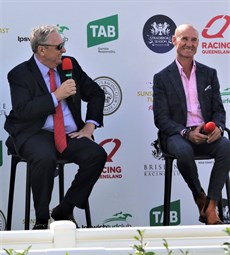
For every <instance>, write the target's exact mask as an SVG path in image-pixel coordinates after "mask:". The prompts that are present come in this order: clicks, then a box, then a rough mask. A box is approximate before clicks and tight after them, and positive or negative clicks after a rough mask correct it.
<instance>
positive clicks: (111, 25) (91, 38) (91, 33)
mask: <svg viewBox="0 0 230 255" xmlns="http://www.w3.org/2000/svg"><path fill="white" fill-rule="evenodd" d="M117 39H118V15H113V16H110V17H106V18H103V19H98V20H94V21H91V22H90V23H88V25H87V46H88V48H90V47H93V46H95V45H99V44H103V43H107V42H110V41H114V40H117Z"/></svg>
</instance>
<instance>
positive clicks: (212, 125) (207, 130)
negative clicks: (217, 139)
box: [204, 121, 216, 134]
mask: <svg viewBox="0 0 230 255" xmlns="http://www.w3.org/2000/svg"><path fill="white" fill-rule="evenodd" d="M215 128H216V124H215V123H214V122H212V121H210V122H207V123H206V124H205V125H204V132H205V134H210V133H212V131H213V130H214V129H215Z"/></svg>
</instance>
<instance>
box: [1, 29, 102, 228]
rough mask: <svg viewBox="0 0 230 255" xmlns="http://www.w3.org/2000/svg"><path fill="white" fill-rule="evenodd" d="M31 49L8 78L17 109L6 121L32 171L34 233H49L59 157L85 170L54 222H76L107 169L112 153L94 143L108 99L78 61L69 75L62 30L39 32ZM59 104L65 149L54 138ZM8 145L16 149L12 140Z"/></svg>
mask: <svg viewBox="0 0 230 255" xmlns="http://www.w3.org/2000/svg"><path fill="white" fill-rule="evenodd" d="M30 44H31V48H32V51H33V53H34V54H33V56H32V57H31V58H30V59H29V60H28V61H25V62H23V63H21V64H19V65H17V66H16V67H14V68H13V69H12V70H11V71H10V72H9V73H8V81H9V85H10V91H11V100H12V110H11V111H10V114H9V116H8V117H7V119H6V122H5V129H6V131H7V132H8V133H9V134H10V135H11V136H12V137H13V138H14V141H15V144H16V149H17V151H18V152H19V153H20V155H21V156H22V157H23V158H25V159H26V160H27V161H28V162H29V164H30V167H31V176H32V192H33V199H34V207H35V215H36V223H35V226H34V227H33V229H46V228H47V227H48V220H49V218H50V215H49V203H50V200H51V195H52V189H53V183H54V173H55V168H56V160H57V157H59V158H60V157H61V158H64V159H67V160H70V161H72V162H74V163H76V164H77V165H78V166H79V169H78V172H77V174H76V176H75V178H74V180H73V182H72V184H71V186H70V188H69V189H68V190H67V192H66V195H65V197H64V199H63V201H62V202H61V203H60V205H58V206H57V207H55V208H54V209H53V211H52V214H51V217H52V218H53V219H54V220H72V221H74V222H75V219H74V217H73V209H74V207H75V206H76V207H78V208H85V204H86V202H87V200H88V197H89V195H90V193H91V191H92V188H93V186H94V184H95V183H96V181H97V180H98V178H99V176H100V174H101V172H102V170H103V168H104V165H105V162H106V158H107V154H106V152H105V150H104V149H103V148H102V147H101V146H100V145H98V144H97V143H96V142H94V141H93V132H94V130H95V128H96V127H101V126H103V108H104V101H105V95H104V92H103V90H102V89H101V88H100V87H99V85H98V84H97V83H95V82H94V81H93V80H92V79H91V78H90V77H89V76H88V75H87V74H86V73H85V72H84V71H83V70H82V68H81V67H80V65H79V64H78V62H77V61H76V60H75V59H74V58H72V57H69V60H70V65H71V62H72V66H73V70H72V78H71V77H70V79H68V77H66V76H65V72H64V71H63V70H62V61H63V56H62V54H63V53H65V52H66V49H65V41H64V40H63V38H62V37H61V35H60V34H59V33H58V29H57V27H55V26H47V25H45V26H40V27H38V28H35V29H34V30H33V31H32V33H31V37H30ZM70 68H71V67H70ZM52 72H53V74H54V81H53V83H54V85H55V86H56V88H55V89H54V91H53V92H52V91H51V89H50V85H51V84H50V83H52V82H51V79H52V78H51V76H50V73H52ZM82 100H83V101H85V102H87V111H86V121H85V122H84V121H83V120H82V116H81V101H82ZM58 105H60V108H61V110H60V111H61V114H62V115H63V116H64V128H63V131H64V137H63V139H64V145H63V143H62V145H61V146H62V147H61V148H62V149H59V147H58V146H57V145H56V140H55V139H54V133H55V132H56V131H54V122H55V117H54V116H57V109H58ZM58 119H59V120H60V119H61V117H58ZM62 125H63V120H62ZM58 129H59V130H60V126H59V127H58ZM6 144H7V145H8V146H9V149H10V150H11V148H10V140H9V139H8V140H7V141H6ZM75 223H76V222H75ZM76 225H77V223H76Z"/></svg>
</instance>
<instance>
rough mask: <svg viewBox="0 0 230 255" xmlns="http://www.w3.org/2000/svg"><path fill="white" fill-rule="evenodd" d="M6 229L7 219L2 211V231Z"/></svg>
mask: <svg viewBox="0 0 230 255" xmlns="http://www.w3.org/2000/svg"><path fill="white" fill-rule="evenodd" d="M5 229H6V218H5V216H4V214H3V212H2V211H1V210H0V231H4V230H5Z"/></svg>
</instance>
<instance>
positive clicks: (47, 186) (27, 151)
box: [20, 130, 107, 219]
mask: <svg viewBox="0 0 230 255" xmlns="http://www.w3.org/2000/svg"><path fill="white" fill-rule="evenodd" d="M20 154H21V155H22V157H24V158H25V159H26V160H27V161H28V162H29V164H30V169H31V178H32V179H31V186H32V194H33V200H34V208H35V215H36V218H37V219H49V217H50V215H49V204H50V201H51V197H52V190H53V185H54V177H55V171H56V160H57V157H58V158H63V159H67V160H69V161H71V162H73V163H76V164H77V165H78V171H77V173H76V175H75V177H74V180H73V181H72V184H71V186H70V187H69V189H68V190H67V192H66V194H65V197H64V201H65V202H67V203H69V205H71V206H73V207H74V206H76V207H78V208H82V209H84V208H85V204H86V202H87V200H88V197H89V195H90V193H91V191H92V189H93V186H94V184H95V183H96V181H97V180H98V179H99V177H100V174H101V172H102V170H103V168H104V165H105V163H106V158H107V154H106V152H105V150H104V149H103V147H101V146H100V145H98V144H97V143H96V142H94V141H92V140H90V139H88V138H86V137H82V138H79V139H76V138H74V139H71V138H69V137H68V135H67V148H66V149H65V150H64V151H63V153H62V154H60V153H59V152H58V151H57V150H56V148H55V145H54V135H53V133H52V132H49V131H45V130H41V131H40V132H39V133H37V134H35V135H33V136H31V137H30V138H29V139H28V140H27V141H26V142H25V144H24V145H23V146H22V148H21V149H20Z"/></svg>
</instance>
